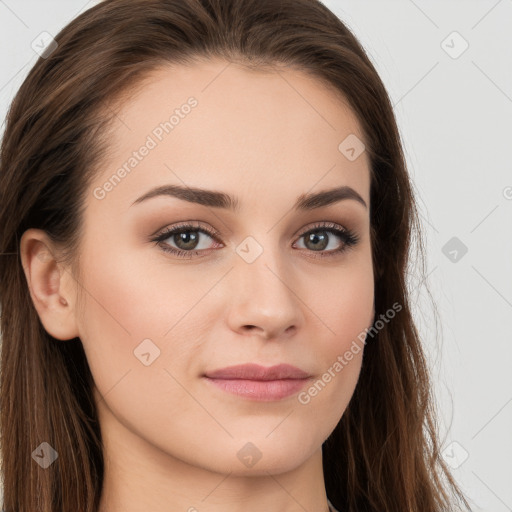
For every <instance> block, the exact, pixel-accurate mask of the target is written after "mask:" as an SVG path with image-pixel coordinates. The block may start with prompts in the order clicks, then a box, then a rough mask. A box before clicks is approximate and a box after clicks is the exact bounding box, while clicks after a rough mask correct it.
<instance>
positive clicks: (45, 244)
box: [20, 228, 78, 340]
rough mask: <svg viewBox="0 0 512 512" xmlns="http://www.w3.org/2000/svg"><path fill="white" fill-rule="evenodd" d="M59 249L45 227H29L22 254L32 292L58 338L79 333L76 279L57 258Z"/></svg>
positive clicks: (48, 328)
mask: <svg viewBox="0 0 512 512" xmlns="http://www.w3.org/2000/svg"><path fill="white" fill-rule="evenodd" d="M57 254H58V253H57V251H56V249H55V248H54V246H53V243H52V241H51V240H50V238H49V237H48V235H47V234H46V232H45V231H43V230H40V229H33V228H32V229H28V230H26V231H25V232H24V233H23V235H22V237H21V240H20V257H21V263H22V265H23V270H24V272H25V276H26V278H27V283H28V286H29V290H30V296H31V298H32V302H33V303H34V307H35V308H36V311H37V313H38V315H39V318H40V320H41V323H42V324H43V326H44V328H45V330H46V332H47V333H48V334H50V335H51V336H53V337H54V338H56V339H58V340H70V339H72V338H76V337H78V328H77V323H76V319H75V307H74V306H75V304H74V298H75V293H74V292H75V290H76V281H75V280H74V278H73V276H72V275H71V273H70V271H69V270H67V269H65V268H64V267H63V266H62V265H61V264H60V263H58V261H57V259H56V255H57Z"/></svg>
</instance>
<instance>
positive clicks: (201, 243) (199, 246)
mask: <svg viewBox="0 0 512 512" xmlns="http://www.w3.org/2000/svg"><path fill="white" fill-rule="evenodd" d="M217 236H218V233H217V232H216V231H213V230H210V229H207V228H203V227H201V226H200V225H199V224H196V225H194V224H181V225H178V226H174V227H173V228H168V229H166V230H165V231H164V232H163V233H161V234H160V235H158V236H157V237H156V238H155V239H153V240H152V241H153V242H156V243H158V244H159V245H160V247H161V248H162V249H163V250H164V251H166V252H170V253H171V254H174V255H175V256H178V257H182V258H191V257H192V256H193V255H198V254H200V253H201V252H206V251H208V243H209V242H208V238H210V239H212V238H213V239H216V237H217ZM169 239H170V240H171V242H173V243H174V244H175V245H176V247H173V246H172V245H171V244H170V243H169ZM163 242H165V243H163Z"/></svg>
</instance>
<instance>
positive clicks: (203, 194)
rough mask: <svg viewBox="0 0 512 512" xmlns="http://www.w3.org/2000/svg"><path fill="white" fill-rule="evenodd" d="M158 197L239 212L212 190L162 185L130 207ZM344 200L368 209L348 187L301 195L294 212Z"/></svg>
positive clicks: (226, 197) (230, 199) (233, 201)
mask: <svg viewBox="0 0 512 512" xmlns="http://www.w3.org/2000/svg"><path fill="white" fill-rule="evenodd" d="M159 196H170V197H176V198H178V199H181V200H183V201H188V202H189V203H196V204H200V205H203V206H209V207H212V208H224V209H228V210H232V211H235V212H238V211H239V210H240V202H239V201H238V199H237V198H236V197H233V196H230V195H228V194H225V193H223V192H216V191H214V190H204V189H200V188H191V187H182V186H180V185H163V186H160V187H156V188H154V189H151V190H149V191H148V192H146V193H145V194H143V195H142V196H141V197H139V198H138V199H136V200H135V201H134V202H133V203H132V205H131V206H133V205H135V204H139V203H142V202H144V201H147V200H148V199H152V198H154V197H159ZM346 199H353V200H355V201H357V202H359V203H360V204H362V205H363V206H364V207H365V208H368V206H367V205H366V202H365V200H364V199H363V198H362V197H361V196H360V195H359V194H358V193H357V192H356V191H355V190H354V189H353V188H351V187H348V186H342V187H337V188H333V189H330V190H323V191H321V192H315V193H309V194H301V195H300V196H299V197H298V198H297V202H296V203H295V205H294V208H295V210H302V211H308V210H314V209H315V208H321V207H323V206H329V205H331V204H333V203H337V202H338V201H343V200H346Z"/></svg>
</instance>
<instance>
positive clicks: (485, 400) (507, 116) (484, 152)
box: [0, 0, 512, 512]
mask: <svg viewBox="0 0 512 512" xmlns="http://www.w3.org/2000/svg"><path fill="white" fill-rule="evenodd" d="M96 3H98V2H97V1H96V0H93V1H91V2H88V3H86V2H85V0H59V1H58V0H53V1H49V0H33V1H28V0H0V119H1V120H2V121H3V120H4V118H5V114H6V111H7V106H8V104H9V103H10V101H11V99H12V98H13V96H14V93H15V91H16V90H17V88H18V87H19V86H20V84H21V82H22V80H23V78H24V77H25V76H26V74H27V73H28V71H29V69H30V68H31V66H32V65H33V64H34V63H35V61H36V60H37V55H36V54H35V52H34V51H33V50H32V48H31V44H32V41H33V40H34V39H36V37H37V36H38V35H39V34H40V33H41V32H43V31H47V32H49V33H50V34H52V35H56V34H57V33H58V32H59V30H60V29H61V28H62V27H63V26H65V25H66V24H67V23H68V22H69V21H70V20H71V19H72V18H74V17H75V16H76V15H77V14H79V13H80V12H82V11H84V10H85V9H87V8H89V7H92V6H93V5H94V4H96ZM324 3H325V4H326V5H328V6H329V7H330V8H331V9H332V10H333V11H335V12H336V14H338V15H339V16H340V18H341V19H342V20H343V21H344V22H345V23H346V24H347V25H348V26H349V28H351V29H352V30H353V31H354V33H355V34H356V36H357V37H358V38H359V40H360V41H361V42H362V44H363V46H364V47H365V48H366V50H367V52H368V53H369V55H370V58H371V59H372V61H373V62H374V64H375V66H376V67H377V70H378V71H379V73H380V75H381V77H382V79H383V81H384V83H385V85H386V87H387V89H388V91H389V93H390V96H391V98H392V101H393V104H394V108H395V113H396V116H397V119H398V122H399V126H400V130H401V133H402V137H403V142H404V146H405V151H406V156H407V160H408V164H409V170H410V173H411V175H412V177H413V181H414V185H415V189H416V193H417V196H418V201H419V206H420V208H421V215H422V222H423V227H424V230H425V235H426V240H427V251H428V254H427V267H428V268H427V271H428V285H429V287H430V289H431V290H432V293H433V296H434V300H435V302H436V304H437V306H438V310H439V313H440V320H441V322H440V323H441V325H440V326H438V328H437V330H436V324H435V321H434V317H433V315H432V308H431V306H430V304H429V302H428V300H427V296H426V292H425V289H424V286H422V283H421V282H420V280H419V278H418V277H417V276H416V277H414V276H412V277H411V283H410V284H411V286H410V288H411V291H412V297H413V298H414V310H415V316H416V318H417V322H418V326H419V329H420V332H421V334H422V335H423V338H424V340H425V348H426V351H427V353H428V355H429V361H430V364H431V368H432V376H433V379H434V382H435V393H436V395H437V399H438V403H439V411H440V430H441V439H442V442H443V450H444V451H443V453H444V456H445V459H446V460H447V462H448V463H449V464H450V465H451V466H452V468H453V474H454V476H455V478H456V479H457V481H458V482H459V483H460V485H461V486H462V488H463V489H464V490H465V491H466V493H467V494H468V495H469V497H470V498H471V499H472V500H473V503H474V504H475V507H474V510H475V511H486V512H491V511H492V512H504V511H512V486H511V485H510V484H511V483H512V462H511V460H512V372H511V371H510V366H511V362H512V343H511V342H512V337H511V335H510V330H509V322H510V320H511V319H512V164H511V161H510V151H509V149H510V147H511V142H512V140H511V135H512V128H511V124H512V66H511V62H512V59H511V48H512V30H511V29H512V0H499V1H497V0H479V1H468V0H464V1H453V0H452V1H446V0H445V1H426V0H415V1H412V0H395V1H382V0H372V1H369V0H366V1H362V0H359V1H357V0H350V1H349V0H325V2H324ZM453 32H457V33H458V34H453ZM466 45H467V49H465V47H466ZM464 49H465V51H463V50H464ZM3 127H4V124H2V128H1V131H2V132H3ZM454 237H455V238H454ZM452 239H453V240H452ZM466 250H467V252H465V251H466ZM0 491H1V489H0Z"/></svg>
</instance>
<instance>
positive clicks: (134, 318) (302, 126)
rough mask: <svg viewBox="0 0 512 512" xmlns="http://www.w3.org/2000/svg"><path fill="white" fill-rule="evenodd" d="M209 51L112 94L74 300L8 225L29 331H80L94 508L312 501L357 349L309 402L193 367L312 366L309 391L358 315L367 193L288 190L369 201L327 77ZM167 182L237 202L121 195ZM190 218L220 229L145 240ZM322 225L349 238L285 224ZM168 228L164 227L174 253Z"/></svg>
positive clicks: (49, 262)
mask: <svg viewBox="0 0 512 512" xmlns="http://www.w3.org/2000/svg"><path fill="white" fill-rule="evenodd" d="M226 64H227V63H226V62H225V61H222V60H209V61H205V62H201V63H195V64H193V65H191V66H187V67H185V66H182V65H180V66H176V67H173V68H171V67H168V68H161V69H159V70H157V71H155V72H154V73H152V75H151V79H150V80H149V81H148V82H147V83H146V85H145V86H144V87H143V88H142V89H141V90H140V91H138V92H137V94H134V95H132V96H131V97H130V98H129V99H128V100H126V101H125V102H124V103H123V105H122V108H121V110H120V111H119V112H118V117H117V118H116V120H115V123H114V124H113V125H112V133H111V136H110V138H109V140H110V141H111V146H110V151H109V154H108V156H107V157H106V158H105V162H104V165H103V167H102V169H101V171H100V172H99V174H98V176H97V179H96V181H95V182H94V183H93V185H92V187H91V189H90V191H89V193H88V196H87V207H86V211H85V218H84V223H85V224H84V225H85V232H84V237H83V239H82V241H81V250H80V265H81V269H82V272H83V278H82V281H81V285H82V286H83V288H84V290H85V292H84V295H83V304H78V303H77V298H78V294H79V292H80V290H81V288H80V287H79V286H78V284H77V281H76V280H75V278H74V277H73V276H72V274H71V272H70V271H69V269H65V268H63V267H62V266H61V265H59V264H58V263H57V262H56V261H55V260H54V259H53V257H52V255H54V254H57V252H56V251H57V249H56V248H55V247H53V246H52V245H51V242H50V240H49V239H48V237H47V236H46V235H45V233H44V232H42V231H40V230H36V229H30V230H28V231H26V232H25V233H24V235H23V237H22V239H21V246H20V250H21V255H22V262H23V266H24V269H25V273H26V275H27V280H28V282H29V287H30V292H31V296H32V299H33V301H34V305H35V307H36V309H37V311H38V314H39V317H40V319H41V322H42V323H43V325H44V328H45V329H46V330H47V332H48V333H50V334H51V335H52V336H54V337H55V338H57V339H60V340H63V341H62V342H63V343H65V340H69V339H72V338H74V337H76V336H78V337H80V339H81V341H82V343H83V345H84V349H85V352H86V355H87V359H88V362H89V365H90V368H91V371H92V374H93V377H94V381H95V386H96V387H95V389H94V396H95V400H96V402H97V404H98V411H99V418H100V425H101V431H102V437H103V442H104V446H105V479H104V490H103V494H102V498H101V504H100V512H121V511H122V512H139V511H140V512H142V511H147V510H151V511H152V512H164V511H165V512H168V511H169V510H181V511H189V512H193V511H196V510H197V511H200V512H202V511H211V512H221V511H222V512H241V511H242V510H243V511H245V512H256V511H261V510H265V511H267V512H283V511H298V510H301V511H303V510H307V511H311V512H313V511H318V512H320V511H322V512H325V511H327V510H328V507H327V497H326V493H325V486H324V475H323V470H322V452H321V448H322V443H323V442H324V441H325V440H326V439H327V437H328V436H329V435H330V434H331V432H332V431H333V430H334V428H335V427H336V425H337V423H338V422H339V420H340V418H341V416H342V415H343V412H344V411H345V409H346V407H347V405H348V403H349V401H350V399H351V397H352V395H353V392H354V389H355V386H356V383H357V380H358V377H359V373H360V368H361V362H362V357H363V351H362V350H361V351H359V353H357V354H355V355H354V356H353V359H352V360H351V361H350V362H349V363H348V364H346V366H344V368H343V370H342V371H340V372H338V373H336V376H335V377H333V378H332V379H331V380H330V382H329V383H328V384H326V385H325V387H324V388H323V389H322V390H321V391H320V392H318V394H317V395H316V396H314V397H311V400H310V401H309V403H307V404H302V403H300V402H299V401H298V396H297V393H295V394H294V395H292V396H290V397H287V398H284V399H281V400H276V401H268V402H263V401H256V400H251V399H247V398H243V397H239V396H236V395H231V394H228V393H226V392H224V391H222V390H219V389H217V388H216V387H213V386H211V385H208V383H207V382H205V381H204V379H203V378H202V377H201V376H202V375H203V374H204V373H205V372H206V371H208V370H214V369H217V368H222V367H226V366H230V365H233V364H239V363H245V362H256V363H259V364H261V365H263V366H272V365H274V364H278V363H281V362H286V363H290V364H293V365H295V366H298V367H299V368H302V369H304V370H306V371H308V372H309V373H310V374H312V378H311V382H310V383H309V384H306V385H305V388H304V389H306V390H307V389H308V386H310V385H311V384H312V383H314V382H316V381H318V379H319V378H321V376H322V374H324V372H326V371H327V369H328V368H329V367H332V366H333V364H334V363H335V361H336V360H337V358H338V356H340V355H343V354H344V353H345V352H346V351H347V350H348V349H349V348H350V346H351V344H352V343H353V342H354V340H356V341H357V337H358V335H359V334H360V333H361V332H362V331H364V329H365V328H367V327H370V326H371V325H372V321H373V317H374V306H373V305H374V281H373V268H372V259H371V243H370V220H369V219H370V217H369V209H368V208H365V207H364V206H363V205H362V204H360V203H359V202H357V201H355V200H353V199H347V200H342V201H339V202H336V203H333V204H331V205H329V206H324V207H321V208H318V209H314V210H311V211H304V212H298V211H294V210H293V205H294V204H295V201H296V200H297V198H298V197H299V196H300V195H301V194H306V193H310V192H311V193H314V192H319V191H321V190H327V189H330V188H334V187H339V186H340V185H348V186H350V187H352V188H353V189H354V190H356V191H357V192H358V193H359V195H360V196H361V197H362V198H363V199H364V201H365V202H366V204H367V205H368V207H369V206H370V170H369V169H370V167H369V159H368V156H367V153H366V152H363V154H362V155H361V156H360V157H359V158H357V159H356V160H354V161H350V160H349V159H347V158H346V157H345V156H344V155H343V154H342V153H341V152H340V151H339V150H338V145H339V144H340V142H341V141H343V140H344V139H345V138H346V137H347V136H348V135H350V134H355V135H356V136H357V137H359V138H360V139H361V140H364V138H363V135H362V132H361V128H360V125H359V123H358V120H357V118H356V117H355V115H354V114H353V112H352V111H351V109H350V108H349V107H348V106H347V104H346V103H345V102H344V101H343V98H341V97H340V95H337V94H336V93H335V92H334V91H333V90H331V89H327V88H326V87H325V86H324V85H322V84H321V83H319V82H318V81H316V80H315V79H314V78H312V77H310V76H308V75H306V74H304V73H303V72H300V71H297V70H293V69H290V68H286V69H281V70H280V71H279V73H278V72H274V71H272V72H262V71H250V70H247V69H245V68H243V67H242V66H239V65H236V64H234V63H232V64H231V65H230V66H229V67H227V68H226ZM208 84H209V85H208ZM205 87H206V88H205ZM190 96H194V97H195V98H196V99H197V101H198V105H197V107H195V108H194V109H192V111H191V112H190V114H189V115H188V116H186V117H185V118H184V119H181V120H180V123H179V125H177V126H176V127H175V128H174V130H173V131H172V132H171V133H169V134H167V135H165V137H164V138H163V140H162V141H161V142H159V144H158V145H157V147H156V148H154V149H152V150H151V151H150V152H149V154H148V155H147V156H146V157H145V158H144V159H143V160H142V161H141V162H140V163H138V165H137V167H135V168H134V169H133V170H132V171H131V172H130V174H129V175H127V176H126V177H125V178H124V179H123V180H121V182H120V183H119V184H117V185H116V186H115V188H114V189H113V190H111V191H110V192H109V193H108V194H107V195H106V197H105V198H103V199H101V200H100V199H97V198H96V197H94V194H93V190H94V188H95V187H98V186H102V185H103V184H104V183H105V182H106V181H107V180H108V179H109V177H111V176H112V174H113V173H115V171H116V170H117V169H118V168H119V167H121V166H122V165H123V163H124V162H126V160H127V159H128V158H129V157H130V156H131V155H132V152H133V151H134V150H137V149H138V148H140V146H141V145H142V144H143V143H144V142H145V141H146V138H147V136H148V135H149V134H151V133H152V131H153V130H154V129H155V127H156V126H158V125H159V123H161V122H162V121H164V120H166V119H168V118H169V116H170V114H171V113H172V110H174V109H175V108H178V107H180V105H182V104H184V103H185V102H186V100H187V98H189V97H190ZM164 164H165V165H164ZM167 184H177V185H184V184H186V186H188V187H198V188H205V189H209V190H215V191H222V192H225V193H228V194H230V195H234V196H236V197H237V198H238V200H239V203H240V211H239V212H237V213H234V212H230V211H228V210H224V209H220V208H213V207H206V206H202V205H198V204H194V203H191V202H186V201H184V200H180V199H177V198H172V197H164V196H160V197H157V198H153V199H150V200H148V201H145V202H142V203H140V204H136V205H134V206H131V205H132V203H133V202H134V201H135V200H136V199H137V198H138V197H139V196H141V195H142V194H143V193H144V192H146V191H148V190H149V189H151V188H153V187H155V186H157V185H167ZM189 220H191V221H200V223H201V226H202V227H205V228H211V229H214V230H216V231H218V232H219V235H218V240H215V239H214V238H211V237H209V235H205V234H199V236H200V237H202V238H201V239H200V242H199V244H198V247H199V248H200V250H203V255H201V256H192V258H190V259H184V258H181V259H180V258H179V257H177V256H173V255H172V254H169V253H166V252H164V251H163V249H162V248H161V246H159V245H157V244H156V243H154V242H151V241H150V238H151V235H152V234H154V233H156V232H157V231H158V233H160V232H161V231H162V230H163V229H164V228H166V227H172V226H174V225H176V224H178V223H180V222H183V221H189ZM325 222H333V223H336V224H337V225H339V226H340V227H342V228H346V229H350V230H352V231H354V232H355V233H356V234H357V236H358V237H359V241H358V243H357V244H356V245H355V246H353V247H351V248H349V249H348V250H346V251H344V252H342V253H340V254H338V255H335V256H332V257H325V258H315V255H318V254H319V253H321V252H324V253H326V252H329V251H331V250H333V249H336V248H338V247H340V246H341V245H342V244H343V243H344V241H343V240H342V239H340V238H339V237H338V236H336V235H335V234H333V233H331V232H328V233H327V235H328V237H329V245H328V247H327V249H323V248H322V247H323V246H322V247H320V249H315V246H314V245H311V244H309V245H307V240H306V237H305V236H301V235H302V234H304V233H306V232H307V231H308V230H309V229H310V228H312V227H313V225H314V224H315V223H325ZM321 231H322V230H321V229H319V230H317V233H319V232H321ZM158 233H157V234H158ZM195 233H196V234H197V232H195ZM324 235H325V232H324ZM248 236H251V237H253V238H254V239H255V240H256V241H257V243H258V244H259V245H260V246H261V248H262V250H263V252H262V253H261V255H260V256H259V257H258V258H257V259H256V260H255V261H254V262H252V263H248V262H247V261H245V260H244V259H243V258H242V257H240V256H239V254H238V253H237V252H236V249H237V247H238V246H240V244H241V243H242V241H244V240H245V239H246V237H248ZM176 239H177V237H169V238H167V240H166V241H165V243H167V245H168V246H171V247H174V248H176V247H179V248H182V249H183V244H181V245H177V244H179V240H178V241H177V240H176ZM189 250H190V249H189ZM80 306H81V307H80ZM144 339H150V340H152V343H154V344H155V345H156V346H157V347H158V348H159V350H160V355H159V357H157V358H156V359H155V360H154V361H153V362H152V363H151V364H150V365H148V366H146V365H144V364H142V363H141V361H140V360H139V359H138V358H137V357H136V356H135V355H134V350H136V349H137V347H138V346H139V345H140V343H141V342H142V340H144ZM359 345H360V346H362V344H361V343H359ZM248 442H250V443H252V445H254V446H255V447H257V449H258V450H259V452H260V453H261V458H260V459H259V460H258V461H257V463H255V464H254V465H253V466H252V467H248V466H247V465H246V464H243V463H242V462H241V460H240V458H239V457H238V456H237V454H238V452H239V450H240V449H241V448H242V447H244V445H246V443H248ZM246 449H247V448H246ZM249 450H253V451H252V452H250V453H252V454H255V453H256V451H255V449H254V448H249Z"/></svg>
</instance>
